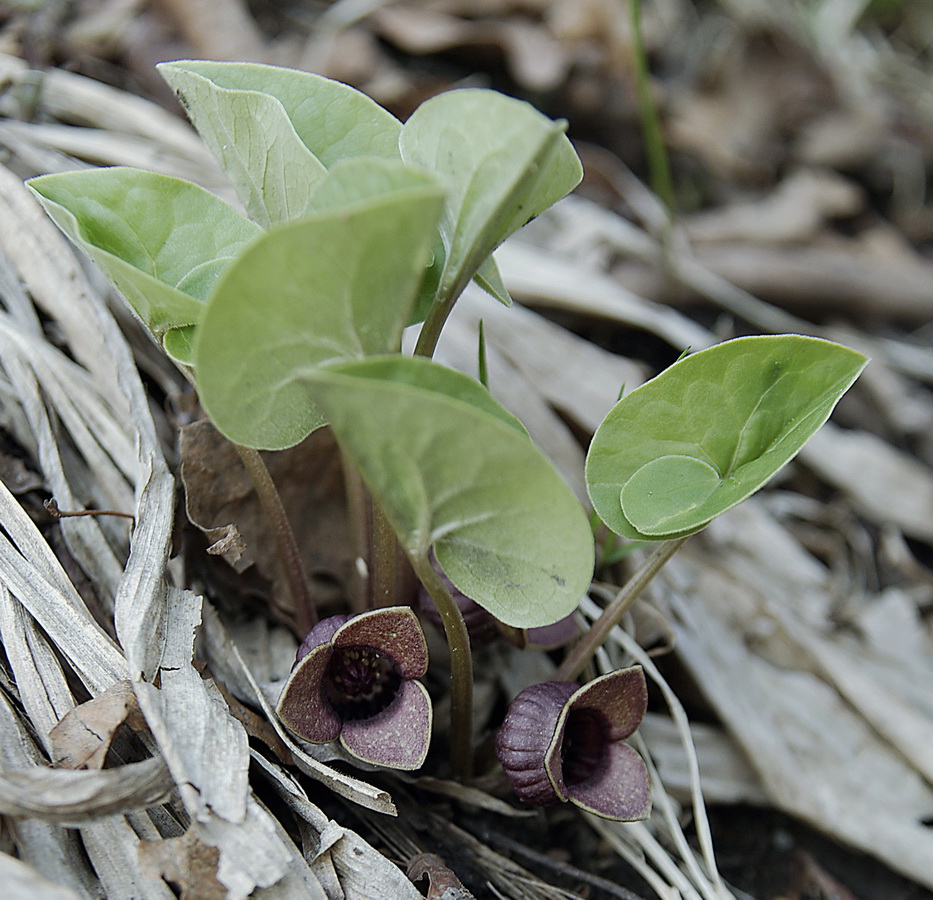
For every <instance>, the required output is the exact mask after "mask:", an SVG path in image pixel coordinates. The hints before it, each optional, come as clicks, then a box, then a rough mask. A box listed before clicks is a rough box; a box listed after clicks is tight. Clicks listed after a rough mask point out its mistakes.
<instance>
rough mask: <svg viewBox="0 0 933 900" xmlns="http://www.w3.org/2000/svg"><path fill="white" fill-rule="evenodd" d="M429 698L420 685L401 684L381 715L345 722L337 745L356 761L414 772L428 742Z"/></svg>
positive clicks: (426, 751) (412, 683)
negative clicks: (356, 759)
mask: <svg viewBox="0 0 933 900" xmlns="http://www.w3.org/2000/svg"><path fill="white" fill-rule="evenodd" d="M431 719H432V712H431V698H430V697H428V692H427V690H426V689H425V687H424V685H422V684H421V682H420V681H403V682H402V684H401V687H400V688H399V692H398V694H397V695H396V697H395V700H393V701H392V703H391V704H389V706H387V707H386V708H385V709H384V710H383V711H382V712H381V713H378V714H377V715H375V716H371V717H370V718H368V719H358V720H356V721H349V722H345V723H344V726H343V731H342V732H341V733H340V743H341V744H343V746H344V747H345V748H346V749H347V751H348V752H349V753H352V754H353V755H354V756H355V757H357V758H358V759H361V760H363V761H364V762H368V763H372V764H373V765H377V766H389V767H391V768H393V769H417V768H419V767H420V766H421V764H422V763H423V762H424V759H425V757H426V756H427V753H428V744H429V742H430V740H431Z"/></svg>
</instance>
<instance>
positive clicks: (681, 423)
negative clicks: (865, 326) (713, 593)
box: [586, 335, 868, 540]
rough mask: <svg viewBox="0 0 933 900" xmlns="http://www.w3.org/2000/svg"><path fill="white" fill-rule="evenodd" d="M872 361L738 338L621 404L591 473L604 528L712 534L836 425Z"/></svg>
mask: <svg viewBox="0 0 933 900" xmlns="http://www.w3.org/2000/svg"><path fill="white" fill-rule="evenodd" d="M867 362H868V360H867V359H866V357H864V356H863V355H862V354H860V353H856V352H855V351H854V350H850V349H848V348H846V347H842V346H840V345H839V344H834V343H832V342H830V341H823V340H819V339H817V338H810V337H803V336H801V335H777V336H766V337H750V338H739V339H737V340H733V341H727V342H726V343H723V344H719V345H717V346H715V347H711V348H709V349H708V350H703V351H701V352H699V353H695V354H693V355H692V356H688V357H686V358H685V359H682V360H680V361H679V362H677V363H675V364H674V365H673V366H671V367H670V368H669V369H666V370H665V371H664V372H662V373H661V374H660V375H658V376H657V377H656V378H654V379H652V380H651V381H649V382H647V383H645V384H643V385H642V386H641V387H640V388H637V389H636V390H634V391H632V392H631V393H630V394H628V395H627V396H626V397H624V398H623V399H622V400H620V401H619V402H618V403H617V404H616V405H615V406H614V407H613V408H612V410H611V411H610V412H609V415H607V416H606V418H605V420H604V421H603V423H602V424H601V425H600V426H599V428H598V429H597V431H596V434H595V435H594V436H593V441H592V443H591V444H590V450H589V453H588V455H587V462H586V480H587V488H588V490H589V494H590V499H591V500H592V501H593V506H594V508H595V509H596V512H597V513H598V514H599V516H600V518H601V519H602V520H603V521H604V522H605V523H606V525H608V526H609V527H610V528H611V529H612V530H613V531H615V532H616V533H617V534H621V535H624V536H625V537H629V538H647V539H653V540H658V539H664V538H671V537H677V536H681V535H685V534H690V533H691V532H693V531H697V530H698V529H700V528H702V527H703V526H704V525H706V524H707V523H708V522H710V521H711V520H712V519H714V518H715V517H716V516H718V515H719V514H720V513H722V512H725V511H726V510H727V509H729V508H730V507H732V506H735V505H736V504H737V503H740V502H741V501H742V500H744V499H745V498H746V497H748V496H750V495H751V494H753V493H754V492H755V491H757V490H758V488H760V487H761V486H762V485H763V484H764V483H765V482H766V481H767V480H768V479H769V478H771V476H772V475H774V474H775V472H777V471H778V469H780V468H781V466H783V465H784V464H785V463H787V462H788V461H789V460H790V459H792V458H793V457H794V456H795V455H796V454H797V452H798V451H799V450H800V448H801V447H802V446H803V445H804V444H805V443H806V442H807V441H808V440H809V439H810V437H811V436H812V435H813V434H814V433H815V432H816V431H817V429H818V428H819V427H820V426H821V425H822V424H823V423H824V422H825V421H826V420H827V419H828V418H829V415H830V413H831V412H832V410H833V407H834V406H835V405H836V403H837V402H838V401H839V399H840V397H842V395H843V394H844V393H845V392H846V391H847V390H848V389H849V387H850V386H851V385H852V383H853V382H854V381H855V379H856V378H857V377H858V375H859V373H860V372H861V371H862V369H863V368H864V367H865V365H866V364H867Z"/></svg>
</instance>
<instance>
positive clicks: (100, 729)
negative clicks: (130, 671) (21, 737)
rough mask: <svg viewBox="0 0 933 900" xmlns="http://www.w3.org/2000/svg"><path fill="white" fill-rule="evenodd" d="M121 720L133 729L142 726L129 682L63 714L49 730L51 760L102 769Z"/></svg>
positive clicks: (69, 766) (60, 764) (68, 765)
mask: <svg viewBox="0 0 933 900" xmlns="http://www.w3.org/2000/svg"><path fill="white" fill-rule="evenodd" d="M124 722H126V723H127V724H128V725H129V727H130V728H132V729H133V730H142V729H144V728H145V727H146V721H145V719H144V718H143V716H142V713H141V712H140V711H139V704H138V703H137V702H136V694H134V693H133V687H132V685H131V684H130V682H129V681H118V682H117V683H116V684H114V685H113V686H112V687H109V688H108V689H107V690H106V691H104V692H103V693H102V694H101V695H100V696H99V697H95V698H94V699H93V700H88V701H87V703H82V704H81V705H80V706H77V707H75V708H74V709H73V710H71V711H70V712H68V713H66V714H65V716H63V717H62V719H61V721H60V722H59V723H58V724H57V725H56V726H55V727H54V728H53V729H52V730H51V731H50V732H49V738H50V739H51V741H52V760H53V762H54V763H55V765H56V766H58V767H60V768H64V769H102V768H103V767H104V761H105V760H106V758H107V753H108V752H109V751H110V745H111V744H112V743H113V738H114V736H115V735H116V733H117V730H118V729H119V727H120V726H121V725H122V724H123V723H124Z"/></svg>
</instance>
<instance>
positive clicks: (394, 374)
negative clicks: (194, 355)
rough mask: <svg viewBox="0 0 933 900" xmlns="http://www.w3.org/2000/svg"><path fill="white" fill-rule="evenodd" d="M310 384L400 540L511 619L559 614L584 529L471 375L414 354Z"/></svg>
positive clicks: (359, 365)
mask: <svg viewBox="0 0 933 900" xmlns="http://www.w3.org/2000/svg"><path fill="white" fill-rule="evenodd" d="M306 382H307V385H308V390H309V392H310V393H311V395H312V396H313V397H314V400H315V403H317V405H318V406H319V407H320V409H321V410H322V411H323V412H324V414H325V415H326V416H327V419H328V422H329V423H330V424H331V426H332V427H333V429H334V433H335V434H336V436H337V440H338V441H339V442H340V444H341V446H342V448H343V449H344V451H345V452H346V453H347V454H348V455H349V456H350V457H351V458H352V459H353V461H354V462H355V463H356V465H357V467H358V468H359V471H360V474H361V475H362V477H363V480H364V481H365V482H366V485H367V487H368V488H369V490H370V491H371V492H372V494H373V497H374V498H375V499H376V500H377V501H378V502H379V503H380V505H381V506H382V508H383V509H384V510H385V513H386V515H387V516H388V518H389V519H390V520H391V522H392V524H393V526H394V528H395V530H396V533H397V534H398V536H399V541H400V542H401V544H402V546H403V548H404V549H405V550H406V552H407V553H408V554H409V555H410V556H411V557H412V558H415V559H425V558H426V557H427V555H428V553H429V552H430V550H431V549H432V548H433V550H434V552H435V554H436V556H437V559H438V562H439V563H440V564H441V566H442V567H443V569H444V571H445V572H446V573H447V575H448V577H449V578H450V579H451V581H453V583H454V584H455V585H456V586H457V587H458V588H459V589H460V590H461V591H463V592H464V593H465V594H467V595H468V596H469V597H472V598H473V599H474V600H475V601H476V602H477V603H479V604H480V605H482V606H484V607H485V608H486V609H487V610H489V612H491V613H492V614H493V615H494V616H496V617H497V618H499V619H501V620H502V621H503V622H505V623H506V624H508V625H512V626H514V627H516V628H531V627H535V626H539V625H547V624H551V623H553V622H556V621H558V620H559V619H561V618H563V617H564V616H566V615H568V614H569V613H570V612H571V611H572V610H573V609H574V608H575V607H576V606H577V604H578V603H579V601H580V598H581V597H582V596H583V594H584V593H585V591H586V590H587V588H588V587H589V583H590V579H591V577H592V574H593V551H594V548H593V535H592V532H591V530H590V527H589V524H588V522H587V518H586V515H585V513H584V511H583V509H582V507H581V505H580V504H579V502H578V501H577V499H576V498H575V497H574V495H573V493H572V491H571V490H570V488H569V487H568V486H567V485H566V483H565V482H564V481H563V479H562V478H561V477H560V475H559V474H558V473H557V471H556V470H555V469H554V467H553V466H552V465H551V463H550V462H549V461H548V460H547V459H546V458H545V457H544V455H543V454H542V453H541V452H540V450H538V449H537V448H536V447H535V445H534V444H533V443H532V441H531V439H530V438H529V437H528V435H527V433H526V432H525V431H524V429H523V428H521V426H520V425H519V424H518V423H517V420H515V419H514V418H513V417H512V416H511V415H510V414H509V413H507V412H505V411H504V410H502V409H501V407H499V405H498V404H497V403H496V402H495V400H493V399H492V397H491V396H490V395H489V393H488V392H487V391H486V389H485V388H483V387H482V385H480V384H479V382H477V381H474V380H473V379H471V378H469V377H467V376H466V375H462V374H460V373H458V372H454V371H451V370H449V369H446V368H444V367H443V366H440V365H438V364H437V363H434V362H432V361H430V360H426V359H423V358H420V357H416V358H408V357H401V356H392V357H382V358H373V359H367V360H361V361H353V362H345V363H338V364H334V365H330V366H326V367H323V368H319V369H315V370H313V371H312V372H310V373H309V374H308V375H307V376H306Z"/></svg>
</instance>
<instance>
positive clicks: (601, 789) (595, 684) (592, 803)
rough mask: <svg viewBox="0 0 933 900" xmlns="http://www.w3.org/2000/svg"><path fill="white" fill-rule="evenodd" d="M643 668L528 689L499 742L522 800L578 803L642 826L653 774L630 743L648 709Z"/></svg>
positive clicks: (498, 750)
mask: <svg viewBox="0 0 933 900" xmlns="http://www.w3.org/2000/svg"><path fill="white" fill-rule="evenodd" d="M647 702H648V694H647V686H646V684H645V676H644V672H643V671H642V669H641V667H640V666H633V667H632V668H629V669H620V670H618V671H615V672H610V673H609V674H608V675H603V676H601V677H600V678H597V679H595V680H594V681H592V682H590V683H589V684H587V685H584V686H583V687H579V686H578V685H576V684H574V683H572V682H549V683H546V684H536V685H533V686H532V687H530V688H526V689H525V690H524V691H522V692H521V693H520V694H519V695H518V696H517V697H516V698H515V699H514V700H513V701H512V703H511V705H510V706H509V711H508V713H507V715H506V717H505V721H504V722H503V723H502V727H501V728H500V729H499V733H498V735H497V737H496V753H497V755H498V757H499V761H500V762H501V763H502V767H503V769H504V770H505V774H506V775H507V777H508V779H509V781H510V782H511V784H512V788H513V790H514V791H515V793H516V795H517V796H518V797H519V798H520V799H521V800H524V801H525V802H526V803H531V804H533V805H535V806H550V805H553V804H556V803H562V802H567V801H570V802H571V803H574V804H576V805H577V806H580V807H582V808H583V809H586V810H589V811H590V812H594V813H597V814H598V815H601V816H604V817H605V818H609V819H617V820H620V821H627V822H630V821H635V820H637V819H644V818H646V817H647V815H648V813H649V811H650V809H651V791H650V784H649V779H648V770H647V768H646V767H645V764H644V762H643V761H642V759H641V757H639V755H638V754H637V753H636V752H635V751H634V750H633V749H632V748H631V747H629V746H628V745H627V744H624V743H622V742H623V741H624V740H625V738H627V737H629V736H630V735H631V734H632V733H633V732H634V731H635V729H636V728H637V727H638V726H639V724H640V723H641V720H642V718H643V717H644V714H645V710H646V708H647Z"/></svg>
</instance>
